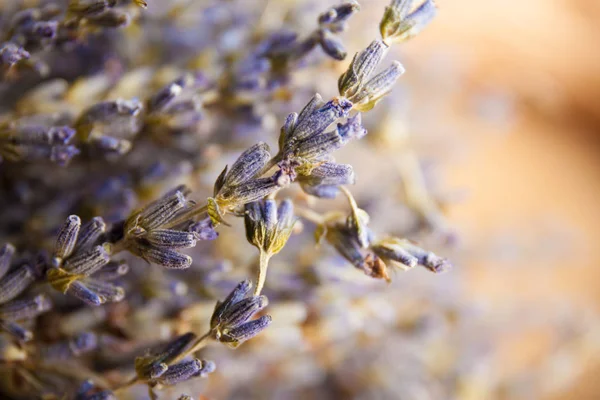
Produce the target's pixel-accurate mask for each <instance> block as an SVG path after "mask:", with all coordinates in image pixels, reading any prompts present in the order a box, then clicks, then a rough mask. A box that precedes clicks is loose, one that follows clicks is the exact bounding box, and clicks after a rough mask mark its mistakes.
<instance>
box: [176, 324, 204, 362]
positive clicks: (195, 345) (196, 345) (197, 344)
mask: <svg viewBox="0 0 600 400" xmlns="http://www.w3.org/2000/svg"><path fill="white" fill-rule="evenodd" d="M212 335H213V331H212V330H210V331H208V332H206V333H205V334H204V335H203V336H201V337H199V338H198V339H196V341H195V342H194V343H193V344H192V345H191V346H190V348H189V349H188V350H186V351H184V352H183V353H181V354H180V355H179V356H177V357H176V358H175V359H174V360H173V361H172V363H176V362H178V361H181V360H183V359H184V358H186V357H187V356H189V355H190V354H193V353H195V352H197V351H198V350H201V349H203V348H204V347H206V345H207V344H208V343H209V342H210V339H212Z"/></svg>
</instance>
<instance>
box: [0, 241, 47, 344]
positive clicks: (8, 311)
mask: <svg viewBox="0 0 600 400" xmlns="http://www.w3.org/2000/svg"><path fill="white" fill-rule="evenodd" d="M14 254H15V248H14V246H12V245H11V244H5V245H4V246H2V247H0V328H1V329H2V330H4V331H6V332H8V333H10V334H11V335H12V336H14V337H15V338H17V339H18V340H19V341H22V342H26V341H29V340H31V339H32V338H33V333H32V332H31V331H30V330H28V329H26V328H25V327H23V326H22V323H23V322H27V321H29V320H32V319H33V318H35V317H37V316H38V315H39V314H41V313H44V312H46V311H48V310H49V309H50V308H51V307H52V303H51V302H50V299H49V298H48V297H47V296H46V295H43V294H40V295H37V296H35V297H33V298H26V299H17V296H19V295H20V294H21V293H23V292H24V291H25V290H26V289H27V288H28V287H29V286H30V285H31V284H32V283H33V282H34V281H35V280H36V278H37V275H38V274H37V273H36V269H35V268H34V267H33V266H31V265H29V264H22V265H17V266H15V267H12V268H11V261H12V258H13V256H14Z"/></svg>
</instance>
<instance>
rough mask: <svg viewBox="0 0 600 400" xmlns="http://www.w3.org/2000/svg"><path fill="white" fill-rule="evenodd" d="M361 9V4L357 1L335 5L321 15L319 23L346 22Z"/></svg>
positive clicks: (336, 23) (335, 23)
mask: <svg viewBox="0 0 600 400" xmlns="http://www.w3.org/2000/svg"><path fill="white" fill-rule="evenodd" d="M359 10H360V5H359V4H358V3H357V2H355V1H347V2H344V3H342V4H340V5H339V6H335V7H332V8H330V9H329V10H327V11H325V12H324V13H322V14H321V15H319V25H325V26H326V25H338V24H343V23H344V22H346V20H347V19H348V18H350V17H351V16H352V14H354V13H356V12H357V11H359Z"/></svg>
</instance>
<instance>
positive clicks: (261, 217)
mask: <svg viewBox="0 0 600 400" xmlns="http://www.w3.org/2000/svg"><path fill="white" fill-rule="evenodd" d="M33 3H34V4H35V3H37V5H36V6H35V7H34V8H27V9H23V8H22V6H21V5H20V3H14V4H12V3H8V4H4V3H2V7H3V13H2V21H1V25H0V29H1V31H2V35H3V36H2V40H3V43H2V44H1V45H0V67H1V68H2V70H1V71H0V72H1V73H2V79H3V82H2V84H1V86H0V92H1V93H2V97H3V100H2V104H1V108H0V111H1V112H2V114H0V159H1V164H0V190H1V193H2V195H1V197H0V205H1V207H0V210H1V211H0V219H1V223H0V236H2V238H3V239H4V240H6V244H4V245H3V247H1V248H0V327H1V328H2V332H3V333H2V335H1V336H0V341H1V342H0V349H1V356H0V370H1V375H2V380H1V383H0V393H2V394H3V395H5V396H8V397H10V398H46V399H50V398H57V399H58V398H73V399H108V398H128V397H137V396H141V398H145V397H148V396H149V397H150V398H162V395H161V393H166V392H164V391H163V389H167V388H171V389H172V388H173V387H174V386H176V385H177V384H179V383H182V382H187V381H188V380H193V379H195V378H198V377H208V379H209V380H210V376H209V375H210V374H211V373H213V372H214V371H215V370H216V369H219V368H225V369H226V368H228V367H227V365H218V366H217V365H216V363H215V362H213V361H210V360H206V359H205V358H206V357H205V354H206V351H208V350H210V346H212V345H213V344H215V343H223V344H226V345H227V346H229V347H231V348H236V347H238V346H239V345H241V344H242V343H244V342H245V341H247V340H249V339H252V338H254V337H255V336H257V335H259V334H261V333H262V332H263V331H265V330H267V331H268V329H267V328H268V327H269V325H270V324H271V323H272V321H273V318H272V316H270V315H268V314H265V310H268V309H269V306H268V300H267V297H266V296H265V295H263V294H262V292H263V289H264V288H265V287H267V288H268V286H269V282H270V279H269V276H270V271H269V264H270V263H271V260H272V259H274V257H276V256H277V255H278V254H279V253H280V252H281V251H282V250H283V249H284V248H288V247H291V248H290V249H289V250H286V251H289V253H290V254H292V253H293V252H294V251H296V252H297V253H300V252H305V251H306V250H305V249H304V248H303V247H301V246H290V245H288V242H290V241H292V239H293V238H294V236H301V235H303V233H306V232H307V231H308V227H309V226H314V238H315V239H316V243H317V244H319V243H321V242H323V243H327V245H329V246H331V247H332V248H333V249H335V251H336V252H337V253H338V254H339V255H340V256H341V257H343V258H344V259H345V260H347V262H348V263H349V264H351V265H352V266H354V267H355V269H356V270H358V272H362V273H364V274H366V275H367V276H369V277H372V278H375V279H383V280H388V281H389V280H390V271H389V270H390V268H397V269H401V270H410V269H413V268H415V267H419V266H420V267H424V268H425V269H427V270H430V271H432V272H436V273H438V272H443V271H446V270H447V269H448V268H449V267H450V264H449V262H448V261H447V260H446V259H444V258H442V257H439V256H437V255H436V254H434V253H433V252H431V251H428V250H426V249H423V248H422V247H420V246H418V245H417V244H415V243H413V242H412V241H410V240H408V239H406V238H400V237H396V236H393V235H386V234H380V233H377V232H374V231H373V230H371V229H370V227H369V219H370V217H369V214H368V213H367V212H366V211H365V210H364V209H363V208H361V207H360V206H359V204H358V202H357V201H356V199H355V197H354V196H353V194H352V192H351V185H352V184H353V183H354V181H355V171H354V168H353V166H352V165H349V164H341V163H338V162H336V160H335V159H334V156H333V153H334V152H335V151H336V150H338V149H340V148H342V147H344V146H346V145H347V144H348V143H349V142H351V141H355V140H360V139H362V138H363V137H364V136H365V135H367V130H366V129H365V128H364V126H363V124H362V118H363V116H362V114H365V118H368V112H369V111H370V110H371V109H373V108H374V107H376V106H377V104H378V103H379V102H380V101H381V100H382V99H383V98H384V97H385V96H386V95H387V94H389V93H390V92H391V90H392V88H393V86H394V84H395V83H396V81H397V80H398V78H399V77H400V76H401V75H402V74H403V73H404V68H403V67H402V65H401V64H400V63H399V62H398V61H392V62H388V63H385V64H384V68H383V69H381V68H380V66H381V65H382V63H383V62H384V58H385V55H386V54H387V53H388V51H389V49H390V46H392V45H394V44H397V43H402V42H404V41H406V40H408V39H411V38H412V37H414V36H415V35H417V34H418V33H419V32H420V31H421V30H422V29H423V28H424V27H425V26H426V25H427V24H428V23H429V22H430V21H431V20H432V18H433V17H434V15H435V13H436V7H435V4H434V2H433V1H432V0H426V1H425V2H423V3H421V4H418V5H416V4H414V2H413V1H410V0H393V1H392V2H391V4H390V5H389V6H388V7H387V8H386V9H385V13H384V15H383V17H382V19H381V22H380V37H379V38H376V39H375V40H373V41H372V42H371V44H369V45H368V46H367V47H366V48H365V49H364V50H362V51H360V52H358V53H357V54H355V55H354V57H353V58H352V60H351V61H350V63H349V64H348V66H347V68H346V70H345V71H344V72H343V73H342V74H341V75H340V76H339V78H338V81H337V89H338V92H339V95H338V96H335V97H333V98H330V99H325V98H323V97H322V96H321V95H319V94H318V93H310V92H309V91H308V90H310V88H308V89H307V88H301V87H297V86H296V82H295V81H294V76H295V74H296V73H297V71H299V70H301V69H302V68H306V67H308V66H311V65H312V66H314V65H318V63H319V62H322V57H320V56H319V55H317V54H316V53H318V51H317V50H318V49H319V48H320V50H321V51H322V52H323V53H324V54H325V55H326V56H328V57H329V58H330V59H331V60H334V61H342V60H344V59H345V58H346V51H345V49H344V45H343V43H342V41H341V37H342V33H343V32H344V31H345V30H346V28H347V25H348V24H349V21H350V20H351V17H352V16H353V15H354V14H355V13H356V12H358V11H359V9H360V6H359V4H358V3H357V2H355V1H344V2H341V3H339V4H337V5H334V6H333V7H331V8H329V9H327V10H325V11H324V12H322V13H321V14H320V15H318V18H317V21H316V23H313V29H312V31H309V32H308V33H305V32H300V33H297V32H295V31H293V30H289V29H281V28H280V27H279V28H280V29H271V28H268V27H265V26H263V25H261V21H262V20H263V19H264V18H265V15H267V14H268V13H269V12H270V11H271V9H272V8H273V7H275V5H274V4H272V2H258V1H257V2H255V1H205V2H173V3H170V2H165V3H160V4H156V7H157V10H155V11H154V12H153V11H152V6H153V4H150V6H149V7H148V9H146V10H144V9H145V8H146V7H147V6H148V5H147V4H146V3H145V2H143V1H117V0H72V1H70V2H68V3H63V2H57V1H55V2H48V1H39V2H33ZM258 4H261V5H262V7H255V6H256V5H258ZM367 6H368V5H367ZM196 15H197V16H198V19H197V20H194V18H195V17H193V16H196ZM186 18H187V19H186ZM313 18H314V17H313ZM189 19H192V21H189ZM257 21H258V22H257ZM190 23H192V24H197V25H199V26H200V27H195V28H194V29H192V30H191V31H192V32H193V37H190V36H189V35H186V34H182V33H181V32H185V31H186V30H185V29H186V27H188V26H189V24H190ZM283 25H291V24H288V23H286V24H284V23H283V22H282V23H281V24H280V26H283ZM320 60H321V61H320ZM307 99H308V101H307ZM296 103H298V105H300V107H299V108H298V109H299V110H300V111H299V112H297V113H296V112H292V113H289V114H288V115H287V117H285V118H284V120H283V122H282V123H281V122H280V123H276V122H274V120H276V118H277V117H278V116H279V114H281V113H282V112H283V111H284V110H286V109H288V110H289V107H290V105H296ZM277 125H280V126H281V128H280V130H279V136H278V141H277V147H278V148H277V151H271V149H270V147H269V145H268V144H267V143H266V142H272V141H274V140H275V138H276V136H277V135H276V134H275V131H274V130H273V128H274V127H276V126H277ZM252 142H255V143H252ZM226 150H232V151H235V152H237V153H238V154H239V155H238V156H237V158H236V159H235V160H234V161H233V162H232V163H231V165H222V164H221V165H220V166H216V167H218V168H219V169H220V171H221V172H220V173H219V174H218V175H217V177H216V179H215V174H213V171H214V167H215V164H216V163H220V162H221V161H222V158H223V157H222V156H221V155H222V154H223V153H224V152H225V151H226ZM157 160H158V161H157ZM210 180H212V181H213V182H214V184H212V185H209V184H208V183H209V181H210ZM213 182H210V183H213ZM209 186H212V188H210V187H209ZM208 193H210V194H209V195H207V194H208ZM382 195H386V194H382ZM336 197H339V198H341V199H344V202H342V203H338V202H335V203H334V202H331V204H335V205H336V207H337V208H335V209H330V210H329V211H326V212H321V211H318V210H319V207H317V205H318V204H319V203H321V204H322V203H323V202H326V201H327V199H334V198H336ZM321 199H324V200H321ZM328 204H329V203H328ZM236 217H239V218H240V220H242V219H243V225H244V227H245V234H246V239H247V241H248V242H249V243H250V244H251V245H252V246H254V247H256V249H257V250H258V254H257V256H256V260H253V261H251V262H249V263H246V265H241V266H240V267H239V268H235V269H232V268H231V267H227V265H226V263H224V261H223V260H224V259H225V258H227V256H230V259H235V258H236V251H237V248H238V247H239V246H238V245H239V243H240V241H242V240H243V238H242V237H241V236H240V235H239V232H235V228H234V227H231V228H230V224H231V225H235V219H236ZM227 230H231V231H232V232H233V233H235V234H236V236H235V239H232V238H231V237H228V238H226V239H224V237H225V236H226V232H227ZM224 231H225V232H224ZM219 234H221V237H219ZM202 242H207V243H202ZM208 242H210V243H208ZM195 247H196V249H197V250H198V251H196V252H194V251H195V250H196V249H194V250H190V249H192V248H195ZM214 248H218V249H217V250H215V249H214ZM190 254H192V255H193V256H194V257H192V256H191V255H190ZM157 266H160V268H157ZM253 267H255V269H256V271H257V272H256V275H255V276H254V277H253V278H252V280H251V279H248V276H251V270H252V268H253ZM324 267H327V266H326V265H325V266H324ZM356 272H357V271H353V273H356ZM295 280H296V281H297V283H298V284H299V285H301V286H302V287H306V288H308V289H307V290H310V288H312V287H314V286H315V285H316V283H315V281H314V279H312V278H311V277H307V276H304V275H302V274H301V273H299V274H298V276H297V277H296V278H295ZM265 285H266V286H265ZM227 293H228V294H227ZM275 298H276V299H277V300H281V301H285V300H286V299H285V296H282V295H281V294H276V295H275ZM216 299H219V300H217V301H216V305H214V309H213V310H212V313H211V315H209V316H208V318H207V319H206V321H205V324H204V325H203V328H204V329H203V330H195V329H190V328H191V324H190V323H189V318H188V317H189V315H195V314H197V313H198V309H199V307H200V306H201V305H202V304H204V302H206V301H210V302H212V303H213V304H214V300H216ZM200 309H201V307H200ZM186 318H188V319H186ZM192 319H193V318H192ZM186 321H188V322H186ZM153 330H155V331H156V332H151V331H153ZM149 331H150V332H149ZM207 346H209V347H208V348H206V347H207ZM140 387H141V388H144V390H147V391H144V392H143V394H140V392H139V388H140ZM169 393H171V392H169ZM182 398H187V397H185V396H182Z"/></svg>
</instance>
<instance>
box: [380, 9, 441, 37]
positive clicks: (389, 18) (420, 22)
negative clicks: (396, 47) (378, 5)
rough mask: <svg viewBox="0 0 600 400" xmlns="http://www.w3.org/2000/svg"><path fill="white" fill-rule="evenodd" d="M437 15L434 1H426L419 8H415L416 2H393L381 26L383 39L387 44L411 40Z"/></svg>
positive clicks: (386, 10) (386, 11)
mask: <svg viewBox="0 0 600 400" xmlns="http://www.w3.org/2000/svg"><path fill="white" fill-rule="evenodd" d="M436 14H437V7H436V5H435V3H434V1H433V0H425V2H424V3H422V4H421V5H420V6H418V7H417V8H414V0H392V4H390V5H389V6H388V7H386V9H385V13H384V14H383V18H382V20H381V23H380V25H379V30H380V32H381V37H382V38H383V41H384V42H385V43H387V44H392V43H400V42H404V41H406V40H409V39H411V38H413V37H414V36H416V35H417V34H419V33H420V32H421V31H422V30H423V29H424V28H425V27H426V26H427V25H428V24H429V23H430V22H431V21H432V20H433V18H434V17H435V15H436Z"/></svg>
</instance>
